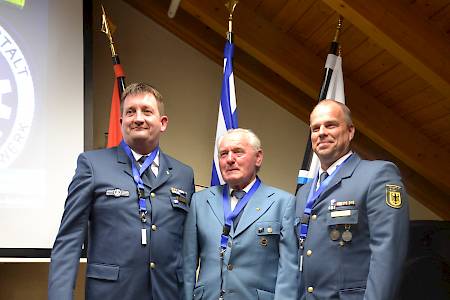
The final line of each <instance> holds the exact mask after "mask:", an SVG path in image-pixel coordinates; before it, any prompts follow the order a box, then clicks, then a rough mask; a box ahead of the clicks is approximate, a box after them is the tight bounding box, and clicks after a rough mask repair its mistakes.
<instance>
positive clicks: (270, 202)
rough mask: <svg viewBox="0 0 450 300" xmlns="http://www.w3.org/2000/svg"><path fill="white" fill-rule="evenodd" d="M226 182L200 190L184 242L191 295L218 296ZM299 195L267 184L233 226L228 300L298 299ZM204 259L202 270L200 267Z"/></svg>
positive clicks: (226, 258) (224, 266) (228, 254)
mask: <svg viewBox="0 0 450 300" xmlns="http://www.w3.org/2000/svg"><path fill="white" fill-rule="evenodd" d="M222 189H223V186H214V187H210V188H208V189H206V190H203V191H201V192H198V193H196V194H194V196H193V199H192V203H191V211H190V213H189V215H188V217H187V220H186V224H185V233H184V234H185V235H184V242H183V255H184V267H183V270H184V278H185V279H184V281H185V298H186V300H191V299H203V300H205V299H206V300H210V299H211V300H217V299H218V298H219V290H220V282H221V281H220V267H221V262H220V259H219V249H220V236H221V233H222V228H223V225H224V214H223V203H222ZM294 207H295V199H294V196H292V195H291V194H289V193H287V192H284V191H281V190H279V189H276V188H273V187H270V186H266V185H264V184H261V185H260V186H259V188H258V189H257V190H256V192H255V193H254V194H253V196H252V197H251V198H250V200H249V202H248V203H247V205H246V206H245V208H244V210H243V212H242V214H241V217H240V220H239V223H238V225H237V227H236V229H234V228H232V229H231V232H230V238H229V241H228V247H227V248H226V252H225V256H224V261H223V264H222V269H223V289H224V290H225V291H226V293H225V297H224V298H225V299H227V300H228V299H236V300H243V299H246V300H247V299H249V300H251V299H295V298H296V295H297V288H296V285H297V283H296V282H297V272H296V262H297V258H296V240H295V233H294V230H293V224H294V223H293V218H294V212H295V211H294ZM198 260H200V273H199V275H198V281H197V282H196V281H195V270H196V268H197V265H198Z"/></svg>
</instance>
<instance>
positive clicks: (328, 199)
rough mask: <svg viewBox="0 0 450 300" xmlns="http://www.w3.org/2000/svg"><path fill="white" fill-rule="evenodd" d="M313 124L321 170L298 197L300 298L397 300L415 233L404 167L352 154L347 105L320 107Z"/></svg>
mask: <svg viewBox="0 0 450 300" xmlns="http://www.w3.org/2000/svg"><path fill="white" fill-rule="evenodd" d="M310 127H311V142H312V148H313V150H314V152H315V153H316V155H317V157H318V158H319V160H320V170H319V172H318V174H317V175H316V177H315V179H314V180H313V181H312V182H309V183H308V184H306V185H304V186H303V187H302V188H301V189H300V190H299V192H298V194H297V203H296V219H295V223H296V230H297V235H298V238H299V272H300V273H299V274H300V276H299V278H300V279H299V283H300V293H299V294H300V297H299V299H321V300H325V299H341V300H342V299H366V300H390V299H395V294H396V290H397V287H398V285H399V282H400V280H401V275H402V265H403V262H404V260H405V257H406V253H407V246H408V228H409V217H408V205H407V200H406V197H407V196H406V193H405V189H404V187H403V183H402V180H401V177H400V173H399V170H398V168H397V167H396V166H395V165H394V164H392V163H390V162H386V161H367V160H362V159H361V158H360V157H359V156H358V155H357V154H355V153H353V152H352V151H351V150H350V142H351V140H352V139H353V136H354V132H355V128H354V126H353V123H352V119H351V115H350V110H349V109H348V108H347V106H345V105H344V104H341V103H339V102H336V101H333V100H323V101H321V102H319V104H318V105H317V106H316V107H315V108H314V110H313V112H312V113H311V116H310ZM325 173H326V174H325Z"/></svg>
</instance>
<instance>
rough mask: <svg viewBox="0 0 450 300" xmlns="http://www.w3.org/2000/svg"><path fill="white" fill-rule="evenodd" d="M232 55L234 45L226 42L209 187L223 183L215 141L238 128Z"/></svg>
mask: <svg viewBox="0 0 450 300" xmlns="http://www.w3.org/2000/svg"><path fill="white" fill-rule="evenodd" d="M233 54H234V45H233V43H231V42H230V41H228V40H227V42H226V43H225V49H224V61H223V81H222V93H221V95H220V106H219V117H218V118H217V130H216V142H215V145H214V159H213V166H212V175H211V186H213V185H222V184H224V183H225V182H224V181H223V178H222V175H221V174H220V168H219V156H218V150H217V146H218V145H217V141H218V139H219V138H220V137H221V136H222V135H223V134H224V133H225V132H227V130H229V129H233V128H238V121H237V120H238V119H237V111H236V108H237V107H236V95H235V92H234V76H233Z"/></svg>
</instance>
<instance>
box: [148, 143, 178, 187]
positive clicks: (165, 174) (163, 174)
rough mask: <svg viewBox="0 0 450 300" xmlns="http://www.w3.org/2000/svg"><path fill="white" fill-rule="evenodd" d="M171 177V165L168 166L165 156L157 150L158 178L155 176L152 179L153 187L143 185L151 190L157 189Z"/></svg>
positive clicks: (168, 162)
mask: <svg viewBox="0 0 450 300" xmlns="http://www.w3.org/2000/svg"><path fill="white" fill-rule="evenodd" d="M149 168H150V167H149ZM149 172H151V170H149ZM150 175H151V174H150ZM171 176H172V165H171V164H170V161H169V159H168V158H167V156H166V155H165V154H164V153H163V152H162V151H161V150H159V168H158V176H156V178H153V181H154V184H153V185H154V186H153V187H152V186H150V185H148V184H147V183H146V182H144V184H146V185H147V186H149V187H150V188H152V189H157V188H158V187H160V186H161V185H163V184H164V183H166V181H167V180H169V178H170V177H171Z"/></svg>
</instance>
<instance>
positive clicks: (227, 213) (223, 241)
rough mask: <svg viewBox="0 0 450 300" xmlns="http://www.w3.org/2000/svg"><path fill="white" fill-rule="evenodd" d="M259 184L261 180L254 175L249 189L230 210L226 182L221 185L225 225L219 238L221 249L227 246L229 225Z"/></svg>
mask: <svg viewBox="0 0 450 300" xmlns="http://www.w3.org/2000/svg"><path fill="white" fill-rule="evenodd" d="M260 185H261V180H260V179H259V178H258V177H256V181H255V183H254V184H253V186H252V187H251V189H250V190H249V191H248V193H246V194H245V196H244V197H242V199H241V200H239V202H238V203H237V204H236V207H235V208H234V209H233V211H231V203H230V193H229V187H228V184H225V185H224V186H223V190H222V195H223V198H222V199H223V201H222V202H223V215H224V221H225V225H224V226H223V232H222V235H221V238H220V247H221V248H222V250H224V249H226V248H227V243H228V238H229V234H230V230H231V225H232V224H233V222H234V219H236V217H237V216H238V215H239V214H240V213H241V211H242V210H243V209H244V207H245V205H247V203H248V201H249V200H250V198H251V197H252V196H253V194H254V193H255V192H256V190H257V189H258V187H259V186H260Z"/></svg>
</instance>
